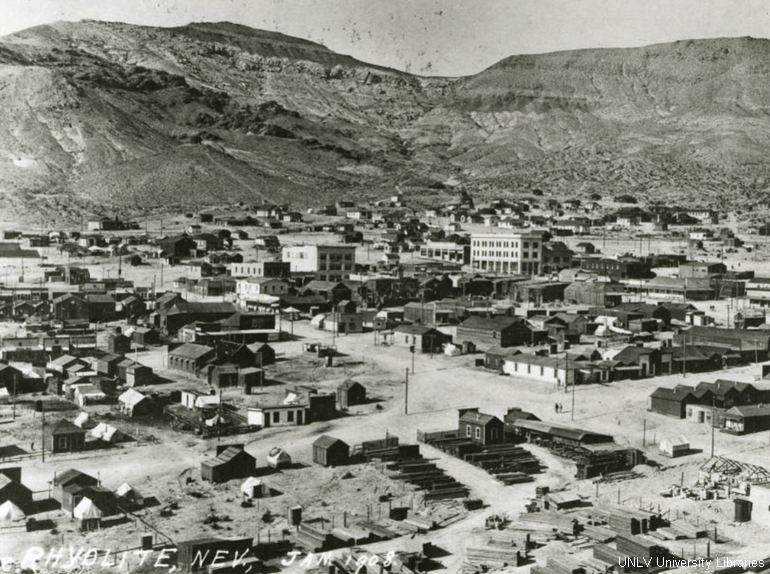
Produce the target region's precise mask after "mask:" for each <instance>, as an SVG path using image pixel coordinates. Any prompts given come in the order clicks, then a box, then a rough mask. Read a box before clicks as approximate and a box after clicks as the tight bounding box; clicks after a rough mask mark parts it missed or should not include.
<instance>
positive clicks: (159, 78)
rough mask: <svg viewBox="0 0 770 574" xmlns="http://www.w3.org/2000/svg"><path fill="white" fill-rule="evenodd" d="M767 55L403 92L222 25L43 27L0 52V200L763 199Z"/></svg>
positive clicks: (147, 204) (532, 60) (584, 62)
mask: <svg viewBox="0 0 770 574" xmlns="http://www.w3.org/2000/svg"><path fill="white" fill-rule="evenodd" d="M769 55H770V42H768V41H765V40H752V39H718V40H699V41H687V42H677V43H674V44H666V45H658V46H650V47H646V48H635V49H625V50H583V51H575V52H561V53H555V54H544V55H537V56H514V57H511V58H508V59H506V60H503V61H501V62H499V63H498V64H495V65H494V66H492V67H490V68H488V69H487V70H484V71H482V72H481V73H479V74H477V75H475V76H471V77H465V78H456V79H451V78H420V77H415V76H411V75H409V74H406V73H402V72H399V71H396V70H390V69H387V68H382V67H378V66H375V65H370V64H367V63H363V62H360V61H357V60H355V59H354V58H351V57H349V56H343V55H339V54H336V53H334V52H332V51H330V50H328V49H327V48H325V47H323V46H321V45H319V44H316V43H313V42H309V41H306V40H301V39H297V38H291V37H289V36H285V35H282V34H277V33H272V32H264V31H259V30H253V29H250V28H247V27H244V26H240V25H235V24H230V23H209V24H190V25H188V26H183V27H178V28H151V27H142V26H133V25H126V24H119V23H108V22H91V21H87V22H79V23H55V24H51V25H48V26H40V27H36V28H31V29H29V30H25V31H23V32H19V33H17V34H14V35H11V36H7V37H5V38H3V39H2V40H1V41H0V194H2V197H0V200H2V201H3V203H4V205H6V206H8V207H9V208H10V209H15V210H17V211H19V212H25V211H28V208H29V206H30V205H31V203H32V202H34V203H35V205H36V206H39V207H40V208H41V209H42V210H43V211H45V210H55V212H56V213H60V214H63V215H64V216H68V217H71V218H77V217H79V216H80V213H81V212H82V211H86V212H95V213H99V212H101V213H114V212H115V211H136V210H143V209H155V208H170V207H176V206H201V205H206V204H221V203H226V202H228V203H229V202H236V201H246V202H256V201H261V200H262V199H264V198H268V199H270V200H274V201H284V200H287V201H292V202H294V203H296V204H298V205H299V206H306V205H314V204H320V203H326V202H329V201H332V200H334V199H336V198H338V197H341V196H353V195H355V196H358V197H361V196H369V197H376V196H378V195H383V194H386V193H390V192H391V191H392V190H393V188H394V186H399V187H400V188H401V189H402V190H404V191H406V192H407V193H411V194H413V196H415V197H420V198H421V199H423V200H424V201H425V202H431V201H438V200H441V199H445V197H446V193H448V192H445V191H443V190H442V188H443V187H444V184H445V183H446V182H449V181H451V182H460V183H461V184H462V185H464V186H465V187H466V188H468V189H469V190H471V191H472V192H476V193H478V194H481V195H483V194H500V193H508V192H511V193H517V192H527V191H530V190H531V189H533V188H540V189H543V190H544V191H551V192H553V193H555V194H557V195H567V194H569V195H575V194H577V195H580V194H587V193H590V192H595V191H598V192H599V193H602V194H615V193H628V192H631V193H636V194H639V195H640V196H644V197H648V198H650V199H653V200H665V201H672V200H676V201H684V200H687V201H688V202H698V203H703V204H707V203H719V202H723V201H726V200H730V201H734V200H737V199H742V198H746V197H748V198H750V199H751V200H752V201H753V200H756V199H765V196H766V195H767V192H768V190H770V185H769V184H768V180H767V174H768V160H767V150H768V143H770V130H769V129H768V127H770V123H769V122H770V119H769V118H768V106H769V105H770V97H768V96H770V81H769V80H770V73H769V72H770V69H769V67H770V65H769V64H768V61H770V60H768V56H769ZM137 206H141V208H139V207H137Z"/></svg>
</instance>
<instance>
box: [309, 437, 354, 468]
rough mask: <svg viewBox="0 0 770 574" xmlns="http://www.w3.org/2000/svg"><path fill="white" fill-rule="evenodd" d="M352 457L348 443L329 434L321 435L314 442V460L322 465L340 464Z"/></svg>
mask: <svg viewBox="0 0 770 574" xmlns="http://www.w3.org/2000/svg"><path fill="white" fill-rule="evenodd" d="M349 459H350V447H349V446H348V443H346V442H345V441H343V440H340V439H338V438H334V437H332V436H329V435H321V436H320V437H318V438H317V439H316V440H315V442H314V443H313V462H315V463H316V464H320V465H321V466H340V465H343V464H347V463H348V461H349Z"/></svg>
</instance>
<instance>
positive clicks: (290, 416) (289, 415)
mask: <svg viewBox="0 0 770 574" xmlns="http://www.w3.org/2000/svg"><path fill="white" fill-rule="evenodd" d="M286 421H287V422H290V423H293V422H294V411H288V412H287V413H286Z"/></svg>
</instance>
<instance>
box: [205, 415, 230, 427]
mask: <svg viewBox="0 0 770 574" xmlns="http://www.w3.org/2000/svg"><path fill="white" fill-rule="evenodd" d="M205 423H206V426H207V427H213V426H215V425H217V424H220V425H223V424H226V423H227V420H226V419H225V417H222V416H219V415H214V416H213V417H211V418H210V419H206V421H205Z"/></svg>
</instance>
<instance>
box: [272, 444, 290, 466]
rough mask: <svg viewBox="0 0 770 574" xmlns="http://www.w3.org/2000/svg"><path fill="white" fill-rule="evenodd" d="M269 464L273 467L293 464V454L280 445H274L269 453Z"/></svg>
mask: <svg viewBox="0 0 770 574" xmlns="http://www.w3.org/2000/svg"><path fill="white" fill-rule="evenodd" d="M267 466H269V467H271V468H286V467H287V466H291V455H290V454H289V453H288V452H286V451H285V450H283V449H282V448H281V447H279V446H276V447H273V448H271V449H270V452H268V453H267Z"/></svg>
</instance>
